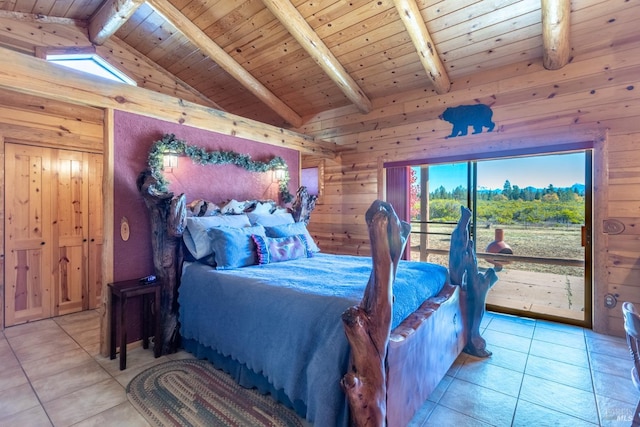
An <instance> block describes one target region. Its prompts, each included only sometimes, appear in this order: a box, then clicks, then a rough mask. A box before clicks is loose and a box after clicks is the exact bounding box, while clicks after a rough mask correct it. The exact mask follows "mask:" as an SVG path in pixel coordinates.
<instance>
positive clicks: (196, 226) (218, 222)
mask: <svg viewBox="0 0 640 427" xmlns="http://www.w3.org/2000/svg"><path fill="white" fill-rule="evenodd" d="M219 226H227V227H249V226H251V223H250V222H249V218H248V217H247V216H246V215H213V216H200V217H198V216H190V217H187V227H186V229H185V230H184V234H183V236H182V239H183V240H184V244H185V246H186V247H187V249H188V250H189V252H191V255H193V257H194V258H195V259H200V258H203V257H206V256H207V255H211V254H212V253H213V249H211V239H210V238H209V235H208V234H207V230H208V229H210V228H213V227H219Z"/></svg>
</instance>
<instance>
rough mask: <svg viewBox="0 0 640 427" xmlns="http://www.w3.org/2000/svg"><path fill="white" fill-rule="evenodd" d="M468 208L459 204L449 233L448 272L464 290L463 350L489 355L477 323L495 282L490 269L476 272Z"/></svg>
mask: <svg viewBox="0 0 640 427" xmlns="http://www.w3.org/2000/svg"><path fill="white" fill-rule="evenodd" d="M470 220H471V211H470V210H469V209H467V208H465V207H464V206H461V207H460V221H458V225H457V226H456V228H455V229H454V230H453V233H451V249H450V251H449V275H450V277H451V283H453V284H454V285H458V286H460V287H461V288H462V289H463V290H465V291H466V295H467V298H466V308H465V311H466V313H465V314H466V322H467V337H466V345H465V347H464V350H463V351H464V352H465V353H468V354H471V355H473V356H477V357H489V356H491V352H490V351H488V350H487V349H486V347H487V342H486V341H485V339H484V338H482V336H481V335H480V323H481V322H482V318H483V317H484V313H485V301H486V299H487V293H488V292H489V289H491V287H492V286H493V285H494V284H495V283H496V282H497V281H498V275H497V274H496V272H495V270H494V269H493V268H489V269H488V270H487V271H485V272H484V273H480V272H479V271H478V259H477V257H476V252H475V250H474V249H473V241H472V240H471V239H469V222H470Z"/></svg>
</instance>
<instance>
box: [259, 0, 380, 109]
mask: <svg viewBox="0 0 640 427" xmlns="http://www.w3.org/2000/svg"><path fill="white" fill-rule="evenodd" d="M262 2H263V3H264V4H265V6H267V8H268V9H269V10H270V11H271V13H273V14H274V15H275V17H276V18H278V20H279V21H280V23H282V25H284V27H285V28H286V29H287V31H289V34H291V36H293V38H294V39H296V40H297V41H298V43H300V45H301V46H302V48H303V49H304V50H305V51H306V52H307V53H308V54H309V55H310V56H311V57H312V58H313V60H314V61H316V63H317V64H318V65H319V66H320V67H321V68H322V70H323V71H324V72H325V73H326V74H327V76H329V78H330V79H331V80H333V81H334V82H335V83H336V84H337V85H338V87H339V88H340V90H341V91H342V92H343V93H344V94H345V95H346V96H347V98H349V100H350V101H351V102H353V104H354V105H355V106H357V107H358V110H360V111H361V112H362V113H364V114H366V113H368V112H369V111H371V101H370V100H369V98H368V97H367V96H366V95H365V94H364V91H363V90H362V89H361V88H360V86H358V84H357V83H356V82H355V80H353V78H352V77H351V76H350V75H349V73H347V71H346V70H345V69H344V67H343V66H342V64H341V63H340V61H338V59H337V58H336V57H335V56H334V55H333V53H331V51H330V50H329V48H328V47H327V45H325V44H324V42H323V41H322V39H321V38H320V37H319V36H318V34H316V32H315V31H313V28H311V26H310V25H309V24H308V23H307V21H306V20H305V19H304V17H303V16H302V15H301V14H300V12H298V9H296V7H295V6H294V5H293V4H291V2H290V1H289V0H262Z"/></svg>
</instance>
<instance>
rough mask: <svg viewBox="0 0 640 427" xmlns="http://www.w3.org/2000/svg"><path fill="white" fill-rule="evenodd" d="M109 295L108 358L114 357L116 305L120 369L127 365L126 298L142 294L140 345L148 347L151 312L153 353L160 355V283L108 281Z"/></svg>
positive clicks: (134, 280) (136, 280) (137, 280)
mask: <svg viewBox="0 0 640 427" xmlns="http://www.w3.org/2000/svg"><path fill="white" fill-rule="evenodd" d="M109 291H110V296H111V316H110V318H111V319H110V322H111V341H110V343H109V345H110V358H111V359H112V360H113V359H115V358H116V307H119V308H120V370H121V371H122V370H124V369H125V368H126V367H127V319H126V313H127V310H126V307H127V299H129V298H131V297H135V296H142V347H143V348H149V329H151V318H152V312H153V313H154V314H155V319H154V320H155V332H154V337H155V339H154V346H153V355H154V356H155V357H159V356H160V350H161V348H162V347H161V346H160V345H158V343H159V342H160V341H161V340H160V334H161V332H160V310H159V308H160V283H159V282H151V283H143V282H140V279H133V280H125V281H122V282H115V283H109Z"/></svg>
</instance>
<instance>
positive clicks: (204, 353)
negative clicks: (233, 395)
mask: <svg viewBox="0 0 640 427" xmlns="http://www.w3.org/2000/svg"><path fill="white" fill-rule="evenodd" d="M182 347H183V348H184V349H185V350H186V351H188V352H189V353H191V354H193V355H194V356H196V357H197V358H198V359H206V360H208V361H209V362H211V363H212V364H213V366H215V367H216V369H220V370H222V371H224V372H226V373H227V374H229V375H231V377H232V378H233V379H234V380H235V381H236V382H237V383H238V384H239V385H241V386H242V387H245V388H255V389H257V390H258V391H259V392H260V393H262V394H270V395H271V396H272V397H273V398H274V399H275V400H277V401H278V402H280V403H282V404H283V405H285V406H287V407H288V408H290V409H293V410H294V411H295V412H296V413H297V414H298V415H299V416H300V417H302V418H304V417H305V415H306V413H307V406H306V405H305V403H304V402H302V401H300V400H296V401H294V402H292V401H291V399H289V397H288V396H287V395H286V394H285V393H284V391H283V390H282V389H279V390H277V389H276V388H275V387H273V385H271V383H269V381H268V380H267V379H266V378H265V377H264V376H263V375H260V374H256V373H255V372H254V371H253V370H251V369H249V368H248V367H247V366H246V365H244V364H243V363H240V362H238V361H236V360H234V359H233V358H231V357H229V356H224V355H223V354H221V353H219V352H217V351H215V350H214V349H212V348H211V347H208V346H205V345H203V344H200V343H198V342H197V341H195V340H191V339H185V338H182Z"/></svg>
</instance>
